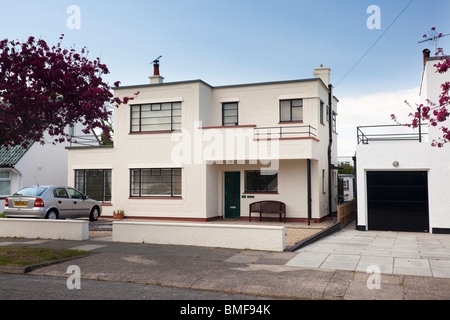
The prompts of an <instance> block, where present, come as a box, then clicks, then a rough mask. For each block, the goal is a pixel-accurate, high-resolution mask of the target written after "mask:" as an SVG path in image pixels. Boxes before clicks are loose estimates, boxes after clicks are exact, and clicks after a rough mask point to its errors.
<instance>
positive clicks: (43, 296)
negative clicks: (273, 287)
mask: <svg viewBox="0 0 450 320" xmlns="http://www.w3.org/2000/svg"><path fill="white" fill-rule="evenodd" d="M68 277H69V275H68ZM68 280H69V278H63V277H49V276H37V275H22V274H20V275H16V274H2V273H0V301H1V300H265V299H269V298H265V297H258V296H250V295H242V294H229V293H220V292H212V291H202V290H192V289H184V288H174V287H163V286H154V285H145V284H136V283H122V282H112V281H97V280H88V279H81V280H80V289H76V288H73V289H69V288H68V286H67V282H68ZM74 283H75V282H70V280H69V285H70V284H72V285H73V284H74Z"/></svg>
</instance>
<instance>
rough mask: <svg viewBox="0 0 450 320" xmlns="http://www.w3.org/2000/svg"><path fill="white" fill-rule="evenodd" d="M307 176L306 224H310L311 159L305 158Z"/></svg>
mask: <svg viewBox="0 0 450 320" xmlns="http://www.w3.org/2000/svg"><path fill="white" fill-rule="evenodd" d="M306 164H307V176H308V192H307V196H308V226H309V225H310V224H311V159H306Z"/></svg>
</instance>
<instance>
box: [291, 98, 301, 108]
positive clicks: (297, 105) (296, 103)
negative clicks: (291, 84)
mask: <svg viewBox="0 0 450 320" xmlns="http://www.w3.org/2000/svg"><path fill="white" fill-rule="evenodd" d="M292 106H293V107H302V106H303V100H302V99H296V100H292Z"/></svg>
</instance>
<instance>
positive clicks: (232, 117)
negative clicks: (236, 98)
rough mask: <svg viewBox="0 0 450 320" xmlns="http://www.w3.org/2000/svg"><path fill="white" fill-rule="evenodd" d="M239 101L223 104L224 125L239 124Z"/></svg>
mask: <svg viewBox="0 0 450 320" xmlns="http://www.w3.org/2000/svg"><path fill="white" fill-rule="evenodd" d="M238 123H239V122H238V103H237V102H226V103H223V104H222V126H237V125H238Z"/></svg>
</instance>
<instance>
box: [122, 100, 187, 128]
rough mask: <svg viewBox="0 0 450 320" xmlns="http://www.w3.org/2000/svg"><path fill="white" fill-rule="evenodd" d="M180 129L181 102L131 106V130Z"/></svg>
mask: <svg viewBox="0 0 450 320" xmlns="http://www.w3.org/2000/svg"><path fill="white" fill-rule="evenodd" d="M180 129H181V102H166V103H151V104H139V105H132V106H131V125H130V131H131V132H152V131H174V130H180Z"/></svg>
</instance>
